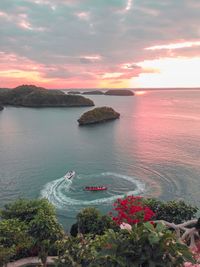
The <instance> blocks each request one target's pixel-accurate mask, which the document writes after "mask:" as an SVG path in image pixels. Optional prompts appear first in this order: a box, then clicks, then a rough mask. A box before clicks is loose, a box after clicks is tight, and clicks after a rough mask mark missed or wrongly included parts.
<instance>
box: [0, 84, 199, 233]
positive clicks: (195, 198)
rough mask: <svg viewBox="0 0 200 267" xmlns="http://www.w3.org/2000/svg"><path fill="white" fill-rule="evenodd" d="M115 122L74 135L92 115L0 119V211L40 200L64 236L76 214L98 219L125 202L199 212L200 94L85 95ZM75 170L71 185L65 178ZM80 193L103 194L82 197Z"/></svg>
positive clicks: (22, 111)
mask: <svg viewBox="0 0 200 267" xmlns="http://www.w3.org/2000/svg"><path fill="white" fill-rule="evenodd" d="M86 97H88V98H90V99H92V100H93V101H94V103H95V106H96V107H102V106H109V107H112V108H114V109H115V110H116V111H117V112H119V113H120V119H118V120H115V121H110V122H106V123H104V124H97V125H91V126H85V127H79V126H78V122H77V119H78V118H79V117H80V116H81V115H82V114H83V113H84V112H86V111H88V110H90V109H93V107H77V108H22V107H20V108H16V107H6V108H5V109H4V110H3V111H1V112H0V206H1V207H3V205H5V204H6V203H9V202H11V201H14V200H16V199H17V198H28V199H32V198H47V199H48V200H49V201H50V202H51V203H52V204H53V205H54V206H55V208H56V212H57V215H58V219H59V221H60V222H61V223H62V224H63V226H64V228H65V229H66V230H69V229H70V226H71V224H72V223H73V222H74V221H75V218H76V215H77V213H78V212H79V211H80V210H81V209H83V208H85V207H96V208H98V209H99V210H100V211H101V212H102V213H104V214H105V213H108V212H109V211H111V210H112V207H113V203H114V201H116V200H117V199H118V198H122V197H124V196H126V195H140V196H144V197H155V198H158V199H161V200H164V201H167V200H173V199H174V200H184V201H186V202H187V203H189V204H192V205H196V206H198V207H199V206H200V90H194V89H187V90H140V91H139V90H138V91H136V92H135V96H106V95H88V96H86ZM69 170H75V172H76V176H75V178H74V179H73V180H66V179H65V178H64V176H65V174H66V173H67V172H68V171H69ZM86 186H106V187H107V190H106V191H99V192H88V191H85V190H84V188H85V187H86Z"/></svg>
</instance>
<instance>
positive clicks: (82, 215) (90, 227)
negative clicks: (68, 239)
mask: <svg viewBox="0 0 200 267" xmlns="http://www.w3.org/2000/svg"><path fill="white" fill-rule="evenodd" d="M107 229H115V230H117V229H118V227H117V226H116V225H115V223H114V222H113V221H112V219H111V218H110V216H108V215H101V213H100V212H99V211H98V210H97V209H95V208H92V207H90V208H85V209H83V210H82V211H81V212H79V213H78V215H77V223H76V224H75V225H72V227H71V234H72V235H73V236H76V235H77V233H78V231H79V232H80V233H82V234H88V233H90V234H98V235H101V234H103V233H104V232H105V230H107Z"/></svg>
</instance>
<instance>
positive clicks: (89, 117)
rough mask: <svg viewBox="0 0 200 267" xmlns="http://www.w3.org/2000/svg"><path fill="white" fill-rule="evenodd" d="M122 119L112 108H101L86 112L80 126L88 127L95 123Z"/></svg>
mask: <svg viewBox="0 0 200 267" xmlns="http://www.w3.org/2000/svg"><path fill="white" fill-rule="evenodd" d="M119 117H120V114H119V113H118V112H116V111H115V110H114V109H112V108H110V107H100V108H95V109H93V110H90V111H87V112H85V113H84V114H83V115H82V116H81V117H80V119H78V123H79V125H88V124H94V123H102V122H106V121H110V120H115V119H118V118H119Z"/></svg>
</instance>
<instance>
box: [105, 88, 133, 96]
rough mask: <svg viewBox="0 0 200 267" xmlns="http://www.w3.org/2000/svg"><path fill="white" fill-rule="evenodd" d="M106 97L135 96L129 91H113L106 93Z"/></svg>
mask: <svg viewBox="0 0 200 267" xmlns="http://www.w3.org/2000/svg"><path fill="white" fill-rule="evenodd" d="M105 95H116V96H133V95H134V93H133V92H132V91H131V90H127V89H112V90H108V91H107V92H105Z"/></svg>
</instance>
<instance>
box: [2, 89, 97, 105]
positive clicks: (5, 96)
mask: <svg viewBox="0 0 200 267" xmlns="http://www.w3.org/2000/svg"><path fill="white" fill-rule="evenodd" d="M0 102H1V104H3V105H12V106H22V107H85V106H94V103H93V101H92V100H90V99H88V98H85V97H83V96H77V95H66V94H65V93H64V92H62V91H60V90H48V89H45V88H42V87H37V86H35V85H21V86H18V87H16V88H14V89H12V90H2V91H1V90H0Z"/></svg>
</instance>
